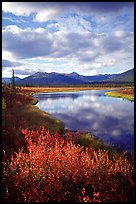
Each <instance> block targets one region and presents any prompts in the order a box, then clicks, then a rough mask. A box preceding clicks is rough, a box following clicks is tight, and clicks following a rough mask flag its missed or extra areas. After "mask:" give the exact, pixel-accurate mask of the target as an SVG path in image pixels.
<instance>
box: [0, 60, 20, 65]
mask: <svg viewBox="0 0 136 204" xmlns="http://www.w3.org/2000/svg"><path fill="white" fill-rule="evenodd" d="M21 65H22V63H19V62H12V61H9V60H5V59H3V60H2V67H17V66H21Z"/></svg>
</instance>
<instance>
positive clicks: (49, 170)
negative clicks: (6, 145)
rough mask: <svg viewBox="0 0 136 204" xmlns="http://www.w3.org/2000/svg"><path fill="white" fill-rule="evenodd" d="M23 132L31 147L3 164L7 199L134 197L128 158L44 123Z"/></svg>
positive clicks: (119, 199) (123, 199) (109, 199)
mask: <svg viewBox="0 0 136 204" xmlns="http://www.w3.org/2000/svg"><path fill="white" fill-rule="evenodd" d="M22 133H23V134H24V135H25V139H26V141H27V149H23V148H22V149H21V150H20V151H19V152H18V153H16V154H14V155H13V156H12V157H11V160H10V161H9V162H3V174H2V175H3V180H2V182H3V201H8V202H52V201H56V202H59V201H62V202H68V201H70V202H131V201H133V199H134V196H133V193H134V192H133V190H134V189H133V188H134V181H133V180H134V179H133V174H134V169H133V165H132V164H130V163H129V161H128V160H127V158H125V157H124V158H122V157H118V158H115V157H114V156H113V157H112V158H109V155H108V151H106V150H100V149H99V150H95V149H93V148H84V147H81V146H80V145H79V144H78V145H77V144H75V143H74V140H73V139H72V134H71V133H70V131H68V133H67V135H66V137H65V138H64V137H61V136H60V135H59V134H58V133H57V132H56V133H55V134H54V135H51V134H50V132H49V131H46V129H45V128H44V127H41V128H39V129H38V130H35V131H34V130H32V131H30V130H27V129H26V130H22ZM75 137H77V135H75Z"/></svg>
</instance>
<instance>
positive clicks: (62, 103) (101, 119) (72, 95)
mask: <svg viewBox="0 0 136 204" xmlns="http://www.w3.org/2000/svg"><path fill="white" fill-rule="evenodd" d="M104 92H106V91H104V90H89V91H78V92H57V93H39V94H34V97H35V98H37V99H38V100H39V102H38V103H37V105H36V106H38V107H39V108H40V109H41V110H43V111H45V112H48V113H50V114H51V115H52V116H53V117H56V118H58V119H60V120H62V121H63V122H64V123H65V128H69V129H71V130H80V131H89V132H92V133H93V134H94V135H95V136H97V137H99V138H100V139H102V140H103V141H104V142H107V143H109V144H111V145H114V146H117V147H120V148H121V149H124V150H126V149H127V150H129V151H133V150H134V102H131V101H128V100H125V99H120V98H112V97H106V96H104Z"/></svg>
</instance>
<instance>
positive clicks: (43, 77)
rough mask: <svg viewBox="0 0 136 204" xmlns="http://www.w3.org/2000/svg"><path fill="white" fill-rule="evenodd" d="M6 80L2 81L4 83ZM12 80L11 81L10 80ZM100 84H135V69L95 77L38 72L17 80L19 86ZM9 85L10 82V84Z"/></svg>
mask: <svg viewBox="0 0 136 204" xmlns="http://www.w3.org/2000/svg"><path fill="white" fill-rule="evenodd" d="M3 80H4V79H2V82H3ZM10 80H11V79H10ZM94 82H95V83H97V82H98V83H99V82H107V83H108V82H112V83H116V82H117V83H118V82H121V83H123V82H124V83H126V82H132V83H133V82H134V69H131V70H128V71H126V72H123V73H121V74H99V75H95V76H83V75H80V74H78V73H76V72H72V73H70V74H66V73H57V72H51V73H47V72H36V73H35V74H33V75H30V76H28V77H26V78H24V79H20V78H18V77H17V78H16V84H17V85H39V86H44V85H80V84H90V83H94ZM8 83H9V82H8Z"/></svg>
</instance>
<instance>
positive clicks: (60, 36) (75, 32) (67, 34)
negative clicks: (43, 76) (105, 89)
mask: <svg viewBox="0 0 136 204" xmlns="http://www.w3.org/2000/svg"><path fill="white" fill-rule="evenodd" d="M2 10H3V19H5V21H6V18H7V21H8V23H9V20H10V23H11V22H13V18H14V20H15V21H14V22H15V23H14V25H11V24H10V25H8V26H7V24H5V25H4V24H3V32H2V41H3V42H2V47H3V50H2V57H3V59H6V60H11V61H18V60H19V61H21V62H22V63H23V64H25V63H24V62H23V61H25V62H27V63H28V66H29V68H30V69H31V70H33V69H35V72H36V71H37V70H40V71H42V70H43V71H44V70H46V71H47V72H50V71H58V72H67V73H70V72H72V71H76V72H78V73H79V74H84V75H94V74H98V73H101V70H105V71H107V70H108V71H109V72H110V70H111V72H114V70H115V71H118V69H121V70H124V67H125V69H126V68H128V69H129V68H133V67H134V62H133V61H134V60H133V59H134V33H133V21H134V17H133V4H130V3H128V2H123V3H121V2H120V3H119V4H117V3H115V2H108V3H106V2H103V3H100V2H2ZM105 11H107V12H105ZM11 13H12V14H14V15H15V16H14V15H10V14H11ZM24 17H25V18H24ZM11 18H12V20H11ZM53 19H54V21H53ZM19 20H21V21H22V24H21V23H20V24H19V25H20V27H18V26H17V25H16V23H17V21H18V22H19ZM24 22H26V23H24ZM44 22H46V23H44ZM22 25H23V27H22ZM32 61H33V63H32ZM34 61H35V62H34ZM27 68H28V67H27V66H26V64H25V65H22V66H19V69H20V70H23V69H27ZM22 73H23V71H22ZM24 73H25V72H24Z"/></svg>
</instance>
